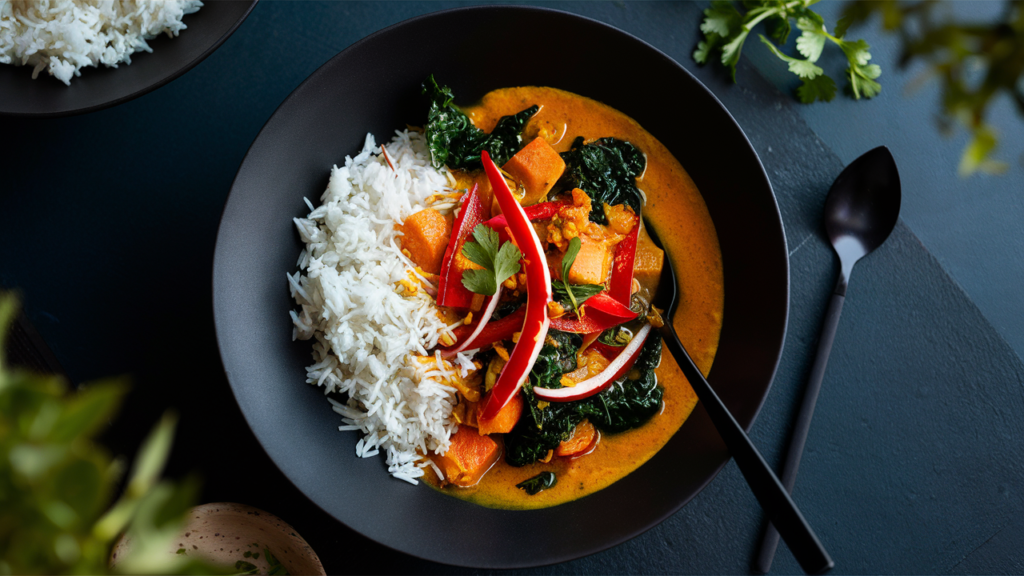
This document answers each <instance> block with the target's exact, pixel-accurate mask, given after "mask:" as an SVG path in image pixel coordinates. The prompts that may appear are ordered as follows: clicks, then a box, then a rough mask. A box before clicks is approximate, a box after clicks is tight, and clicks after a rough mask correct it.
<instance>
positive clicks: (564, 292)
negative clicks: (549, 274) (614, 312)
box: [551, 238, 604, 316]
mask: <svg viewBox="0 0 1024 576" xmlns="http://www.w3.org/2000/svg"><path fill="white" fill-rule="evenodd" d="M582 244H583V243H582V242H581V241H580V239H579V238H573V239H572V240H570V241H569V247H568V248H566V250H565V254H564V255H563V256H562V280H559V279H557V278H554V279H552V280H551V291H552V293H553V295H554V297H555V299H557V300H558V301H559V302H561V303H563V304H570V305H572V309H573V311H574V312H576V315H577V316H579V315H580V306H582V305H583V303H584V302H586V301H587V299H588V298H590V297H591V296H593V295H595V294H597V293H598V292H601V291H603V290H604V286H601V285H600V284H569V281H568V279H569V270H570V269H571V268H572V264H573V262H575V261H576V256H577V255H578V254H579V253H580V246H582Z"/></svg>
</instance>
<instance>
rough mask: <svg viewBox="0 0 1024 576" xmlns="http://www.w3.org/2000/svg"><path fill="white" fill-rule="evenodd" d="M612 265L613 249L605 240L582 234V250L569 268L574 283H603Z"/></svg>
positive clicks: (570, 279) (570, 277)
mask: <svg viewBox="0 0 1024 576" xmlns="http://www.w3.org/2000/svg"><path fill="white" fill-rule="evenodd" d="M610 267H611V251H610V250H609V249H608V245H607V244H605V243H604V242H601V241H598V240H593V239H591V238H589V237H587V236H580V251H579V254H577V255H576V260H575V261H573V263H572V268H569V282H571V283H573V284H603V283H604V281H605V279H607V278H608V270H609V268H610Z"/></svg>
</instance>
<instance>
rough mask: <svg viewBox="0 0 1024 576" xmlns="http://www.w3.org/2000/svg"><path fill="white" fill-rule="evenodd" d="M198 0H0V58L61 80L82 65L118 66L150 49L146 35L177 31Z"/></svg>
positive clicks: (34, 73) (68, 79)
mask: <svg viewBox="0 0 1024 576" xmlns="http://www.w3.org/2000/svg"><path fill="white" fill-rule="evenodd" d="M202 5H203V3H202V2H200V1H199V0H0V63H2V64H14V65H16V66H33V67H34V69H33V70H32V78H33V79H35V78H36V77H37V76H38V75H39V73H40V72H41V71H43V70H44V69H45V70H47V71H48V72H49V73H50V74H51V75H52V76H54V77H55V78H57V79H58V80H60V81H61V82H63V83H65V84H67V85H69V86H70V85H71V78H72V77H74V76H81V69H82V68H83V67H85V66H99V65H100V64H102V65H104V66H108V67H111V68H117V66H118V65H119V64H121V63H125V64H131V63H132V58H131V57H132V54H134V53H135V52H139V51H142V50H145V51H146V52H152V51H153V49H152V48H150V47H149V44H147V43H146V40H150V39H153V38H155V37H157V36H158V35H160V34H161V33H164V34H167V35H168V36H172V37H173V36H177V35H178V33H179V32H181V31H182V30H184V29H185V28H186V26H185V24H184V23H182V18H183V17H184V16H185V15H186V14H191V13H193V12H196V11H197V10H199V8H200V7H201V6H202Z"/></svg>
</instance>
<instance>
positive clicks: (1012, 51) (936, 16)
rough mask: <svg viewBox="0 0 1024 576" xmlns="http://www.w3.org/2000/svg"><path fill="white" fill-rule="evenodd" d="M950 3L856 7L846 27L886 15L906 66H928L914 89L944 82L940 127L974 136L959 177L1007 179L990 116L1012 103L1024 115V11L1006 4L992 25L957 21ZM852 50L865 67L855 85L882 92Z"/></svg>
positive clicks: (887, 1) (849, 10)
mask: <svg viewBox="0 0 1024 576" xmlns="http://www.w3.org/2000/svg"><path fill="white" fill-rule="evenodd" d="M943 4H944V3H943V2H897V1H895V0H884V1H879V0H875V1H872V2H850V3H848V4H847V5H846V7H845V10H844V13H843V19H842V20H840V23H843V22H845V23H846V25H847V26H849V25H850V24H857V23H861V22H865V21H867V20H868V19H870V18H871V17H872V16H873V15H875V14H877V15H880V16H881V20H882V25H883V28H884V29H885V30H888V31H893V32H897V33H898V34H899V36H900V39H901V43H902V54H901V56H900V64H901V66H910V65H912V64H914V63H915V62H923V63H924V64H926V67H925V70H924V71H923V72H922V74H921V76H920V77H919V78H918V80H917V81H914V83H915V84H916V83H919V82H920V81H923V80H925V79H930V78H935V79H937V80H938V82H939V86H940V89H941V91H942V98H941V102H942V104H941V106H942V108H941V116H939V117H938V121H939V125H940V127H941V128H944V129H945V128H948V127H950V126H952V125H955V124H957V123H959V124H960V125H962V126H964V127H965V128H967V130H968V131H969V132H970V135H971V139H970V141H969V142H968V143H967V145H966V146H965V147H964V150H963V153H962V155H961V157H960V165H959V172H960V175H961V176H969V175H971V174H974V173H975V172H984V173H989V174H998V173H1002V172H1005V171H1006V169H1007V168H1008V165H1007V164H1006V162H1003V161H1000V160H996V159H994V158H993V157H992V154H993V151H994V150H995V149H996V147H997V145H998V134H997V131H996V130H995V128H994V127H993V126H992V125H991V124H989V123H988V122H987V121H986V120H985V117H986V114H987V111H988V110H989V109H990V106H991V105H992V103H993V102H997V101H999V100H1000V99H1001V98H1004V97H1005V96H1009V97H1010V100H1011V101H1013V102H1014V103H1015V104H1016V105H1017V110H1018V112H1020V113H1021V114H1024V4H1022V3H1021V2H1006V3H1005V4H1004V6H1005V8H1004V10H1003V13H1002V14H1001V15H1000V17H998V18H996V19H994V20H993V21H991V22H987V23H975V22H957V21H955V20H953V19H952V17H951V14H952V13H953V11H951V10H946V9H945V7H944V6H943ZM943 14H945V16H943ZM837 28H838V25H837ZM847 50H848V51H849V52H848V56H849V57H851V58H852V59H856V60H857V63H858V66H856V67H855V66H853V65H852V64H851V67H850V69H849V70H848V71H847V73H848V74H849V75H850V76H851V78H856V84H855V86H854V87H853V88H854V89H855V90H857V91H860V92H863V93H865V94H867V93H871V92H872V91H875V90H876V88H877V82H874V80H875V78H877V71H878V67H877V66H874V65H868V64H867V60H868V58H869V56H865V54H864V52H863V51H862V50H861V47H860V46H856V45H852V46H850V47H848V48H847Z"/></svg>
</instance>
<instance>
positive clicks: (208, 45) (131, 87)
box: [0, 0, 257, 117]
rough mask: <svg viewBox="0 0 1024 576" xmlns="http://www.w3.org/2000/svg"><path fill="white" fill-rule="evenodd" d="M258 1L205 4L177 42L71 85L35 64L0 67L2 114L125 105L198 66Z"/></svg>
mask: <svg viewBox="0 0 1024 576" xmlns="http://www.w3.org/2000/svg"><path fill="white" fill-rule="evenodd" d="M256 1H257V0H231V1H207V2H204V4H203V7H202V8H200V9H199V11H198V12H196V13H194V14H189V15H186V16H185V18H184V22H185V25H186V26H188V28H187V29H185V30H182V31H181V33H180V34H179V35H178V37H177V38H168V37H167V35H165V34H161V35H160V36H158V37H157V38H154V39H152V40H149V41H148V44H149V46H150V47H151V48H152V49H153V52H152V53H151V54H150V53H146V52H136V53H135V54H133V55H132V63H131V64H130V65H127V64H121V65H120V66H118V67H117V68H107V67H105V66H100V67H98V68H94V67H87V68H83V69H82V75H81V76H79V77H77V78H73V79H72V80H71V86H65V85H64V83H63V82H61V81H60V80H57V79H56V78H53V77H52V76H50V75H49V74H48V73H47V72H46V71H45V70H44V71H42V72H40V73H39V77H38V78H37V79H35V80H33V79H32V67H31V66H9V65H0V114H9V115H12V116H39V117H46V116H69V115H72V114H81V113H83V112H92V111H94V110H100V109H103V108H106V107H108V106H113V105H115V104H120V103H122V102H127V101H128V100H131V99H132V98H137V97H139V96H142V95H143V94H145V93H147V92H149V91H151V90H155V89H157V88H159V87H160V86H163V85H164V84H167V83H168V82H170V81H171V80H174V79H175V78H177V77H178V76H181V75H182V74H184V73H185V72H188V71H189V70H190V69H191V68H192V67H193V66H195V65H196V64H199V63H200V62H202V61H203V59H204V58H206V57H207V56H209V55H210V54H211V53H213V51H214V50H216V49H217V47H219V46H220V45H221V44H223V43H224V41H225V40H227V39H228V36H231V33H232V32H234V31H235V29H236V28H238V26H239V25H240V24H241V23H242V21H243V20H245V17H246V16H248V15H249V12H250V11H252V9H253V7H254V6H255V5H256Z"/></svg>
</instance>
